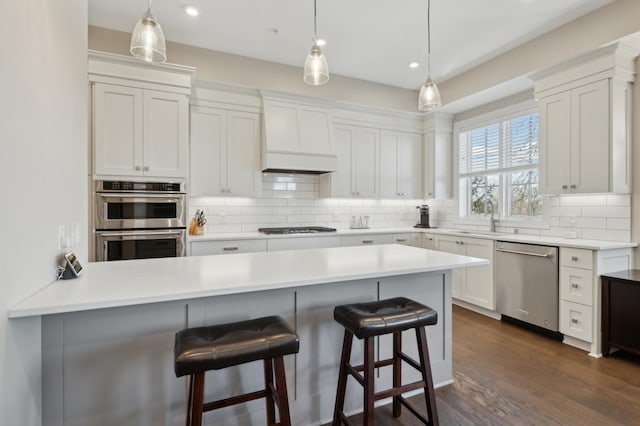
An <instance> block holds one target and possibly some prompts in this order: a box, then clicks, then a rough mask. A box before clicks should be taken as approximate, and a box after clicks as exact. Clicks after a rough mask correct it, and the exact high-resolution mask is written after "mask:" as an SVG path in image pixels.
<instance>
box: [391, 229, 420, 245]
mask: <svg viewBox="0 0 640 426" xmlns="http://www.w3.org/2000/svg"><path fill="white" fill-rule="evenodd" d="M392 242H393V244H404V245H406V246H414V247H422V235H421V234H419V233H417V232H410V233H406V234H393V238H392Z"/></svg>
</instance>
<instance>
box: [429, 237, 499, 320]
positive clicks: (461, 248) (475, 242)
mask: <svg viewBox="0 0 640 426" xmlns="http://www.w3.org/2000/svg"><path fill="white" fill-rule="evenodd" d="M493 245H494V241H493V240H487V239H482V238H469V237H465V238H461V237H456V236H446V235H438V236H437V237H436V243H435V248H436V249H437V250H440V251H445V252H447V253H455V254H461V255H465V256H472V257H479V258H482V259H487V260H489V262H490V263H489V265H484V266H474V267H471V268H461V269H455V270H453V274H452V281H453V282H452V296H453V297H454V298H456V299H459V300H462V301H464V302H468V303H471V304H474V305H477V306H480V307H482V308H485V309H489V310H495V309H496V302H495V300H496V298H495V285H494V281H493V264H494V263H493V258H494V249H493Z"/></svg>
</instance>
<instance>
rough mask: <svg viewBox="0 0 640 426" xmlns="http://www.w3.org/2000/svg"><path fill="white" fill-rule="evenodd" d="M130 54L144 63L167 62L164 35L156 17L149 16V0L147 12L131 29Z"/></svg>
mask: <svg viewBox="0 0 640 426" xmlns="http://www.w3.org/2000/svg"><path fill="white" fill-rule="evenodd" d="M130 52H131V54H132V55H133V56H135V57H136V58H138V59H141V60H143V61H146V62H165V61H166V60H167V46H166V43H165V40H164V34H163V33H162V28H161V27H160V24H159V23H158V21H157V20H156V17H155V16H153V14H151V0H149V3H148V8H147V11H146V12H145V14H144V15H142V17H141V18H140V20H139V21H138V23H137V24H136V26H135V28H134V29H133V34H131V49H130Z"/></svg>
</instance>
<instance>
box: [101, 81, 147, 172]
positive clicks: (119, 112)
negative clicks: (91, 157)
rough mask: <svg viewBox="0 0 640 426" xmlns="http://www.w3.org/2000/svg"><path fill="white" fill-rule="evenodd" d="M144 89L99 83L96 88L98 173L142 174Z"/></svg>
mask: <svg viewBox="0 0 640 426" xmlns="http://www.w3.org/2000/svg"><path fill="white" fill-rule="evenodd" d="M142 110H143V97H142V89H136V88H133V87H124V86H115V85H112V84H96V85H95V86H94V89H93V127H94V153H95V167H94V170H95V173H96V174H97V175H132V176H142V174H143V170H142V165H143V146H144V142H143V138H142V135H143V131H142V129H143V114H142Z"/></svg>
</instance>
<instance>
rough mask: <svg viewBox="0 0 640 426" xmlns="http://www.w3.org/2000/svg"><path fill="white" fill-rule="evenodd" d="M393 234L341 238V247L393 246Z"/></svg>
mask: <svg viewBox="0 0 640 426" xmlns="http://www.w3.org/2000/svg"><path fill="white" fill-rule="evenodd" d="M392 243H393V236H392V234H366V235H345V236H343V237H340V245H341V246H342V247H347V246H367V245H369V246H373V245H376V244H392Z"/></svg>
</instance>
